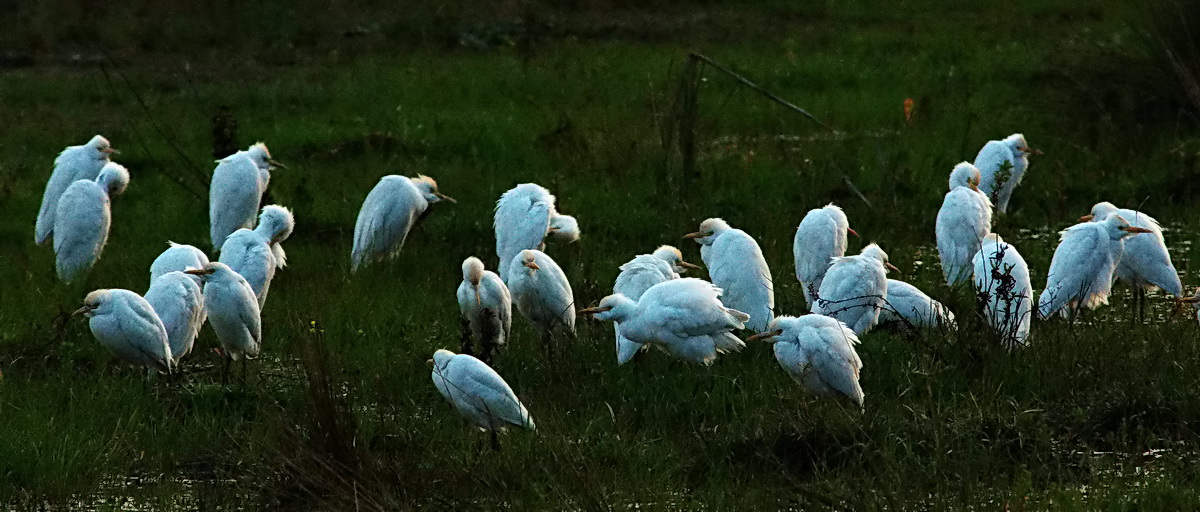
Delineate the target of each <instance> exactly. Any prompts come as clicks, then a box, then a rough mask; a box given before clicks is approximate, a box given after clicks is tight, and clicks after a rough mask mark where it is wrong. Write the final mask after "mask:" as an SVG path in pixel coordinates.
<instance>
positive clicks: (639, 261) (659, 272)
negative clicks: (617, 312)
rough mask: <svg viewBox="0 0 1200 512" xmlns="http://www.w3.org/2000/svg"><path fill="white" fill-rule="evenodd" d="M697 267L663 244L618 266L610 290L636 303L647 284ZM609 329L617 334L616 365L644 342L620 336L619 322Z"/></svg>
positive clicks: (672, 248)
mask: <svg viewBox="0 0 1200 512" xmlns="http://www.w3.org/2000/svg"><path fill="white" fill-rule="evenodd" d="M699 268H700V267H698V266H696V265H693V264H691V263H688V262H686V261H683V253H681V252H679V249H676V248H674V247H672V246H670V245H664V246H661V247H659V248H658V249H655V250H654V253H652V254H642V255H639V256H637V257H636V258H634V259H632V260H629V262H628V263H625V264H624V265H621V269H620V270H621V273H620V274H618V275H617V282H616V284H614V285H613V293H619V294H621V295H624V296H626V297H628V298H629V299H630V300H632V301H634V302H637V300H638V299H640V298H641V297H642V294H643V293H646V290H649V289H650V287H652V286H654V285H656V284H658V283H662V282H664V281H670V280H672V279H679V274H682V273H684V272H687V270H688V269H693V270H695V269H699ZM613 330H614V331H616V336H617V364H625V363H627V362H629V360H630V359H633V356H634V355H636V354H637V352H638V350H641V349H642V348H643V347H644V346H645V345H643V344H641V343H638V342H636V341H633V340H630V339H629V338H626V337H624V336H622V335H621V326H620V324H617V323H614V324H613Z"/></svg>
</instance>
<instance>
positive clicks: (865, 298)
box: [764, 244, 896, 336]
mask: <svg viewBox="0 0 1200 512" xmlns="http://www.w3.org/2000/svg"><path fill="white" fill-rule="evenodd" d="M889 268H890V269H892V270H895V269H896V267H894V266H892V264H891V263H888V255H887V253H886V252H883V249H880V248H879V246H878V245H875V244H871V245H868V246H866V247H864V248H863V250H862V252H860V253H858V255H857V256H842V257H840V258H834V259H833V265H831V266H830V267H829V271H828V272H826V273H825V280H824V281H822V282H821V289H820V290H819V291H818V292H817V300H816V302H814V303H813V308H812V312H813V313H816V314H818V315H825V316H828V317H832V318H836V319H838V320H840V321H841V322H842V323H844V324H846V326H847V327H849V328H850V329H851V330H853V331H854V334H857V335H859V336H862V335H863V333H865V332H867V331H869V330H871V328H872V327H874V326H875V324H876V323H877V322H878V321H879V312H880V310H882V309H883V308H884V307H885V305H884V304H885V303H884V301H885V300H886V299H887V296H888V280H887V269H889ZM764 330H765V329H764Z"/></svg>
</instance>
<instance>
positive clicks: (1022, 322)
mask: <svg viewBox="0 0 1200 512" xmlns="http://www.w3.org/2000/svg"><path fill="white" fill-rule="evenodd" d="M972 262H973V266H974V268H975V280H974V281H975V291H976V292H977V294H978V297H980V298H981V299H982V300H984V301H985V302H984V305H983V315H984V318H985V319H986V320H987V322H988V325H991V326H992V329H994V330H995V331H996V334H998V335H999V336H1000V340H1001V341H1002V342H1003V343H1004V344H1005V345H1007V346H1009V347H1016V346H1023V345H1025V344H1026V343H1027V340H1028V339H1029V322H1030V319H1031V317H1032V316H1033V285H1032V284H1031V283H1030V280H1029V266H1028V265H1026V264H1025V259H1024V258H1022V257H1021V253H1019V252H1017V248H1016V247H1013V246H1012V245H1010V244H1008V243H1006V242H1005V241H1004V240H1002V239H1001V238H1000V235H997V234H995V233H991V234H989V235H988V236H987V237H985V238H984V239H983V247H982V248H981V249H979V252H978V253H976V254H975V257H974V258H973V259H972Z"/></svg>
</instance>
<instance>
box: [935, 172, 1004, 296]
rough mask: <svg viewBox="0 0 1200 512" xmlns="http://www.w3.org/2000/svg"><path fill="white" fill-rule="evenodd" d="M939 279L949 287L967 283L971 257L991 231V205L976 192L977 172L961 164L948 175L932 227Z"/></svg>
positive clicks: (981, 194)
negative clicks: (940, 206)
mask: <svg viewBox="0 0 1200 512" xmlns="http://www.w3.org/2000/svg"><path fill="white" fill-rule="evenodd" d="M935 229H936V235H937V247H938V256H939V257H940V258H941V261H942V276H943V277H945V278H946V284H947V285H950V286H951V287H954V286H957V285H959V284H962V283H965V282H968V281H970V280H971V269H972V267H971V257H972V256H974V255H975V253H976V252H979V247H980V242H981V241H983V237H985V236H987V234H988V233H990V232H991V231H992V203H991V201H990V200H988V198H987V196H985V195H984V194H983V193H981V192H980V191H979V169H976V168H975V166H973V165H971V164H969V163H967V162H962V163H960V164H958V165H956V166H954V171H952V172H951V173H950V192H947V193H946V197H945V199H944V200H942V209H941V210H939V211H938V214H937V224H936V226H935Z"/></svg>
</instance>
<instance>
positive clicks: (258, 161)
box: [208, 142, 284, 250]
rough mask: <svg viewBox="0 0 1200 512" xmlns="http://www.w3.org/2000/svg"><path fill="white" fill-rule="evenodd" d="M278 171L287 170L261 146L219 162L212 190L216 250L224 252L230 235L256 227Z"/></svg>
mask: <svg viewBox="0 0 1200 512" xmlns="http://www.w3.org/2000/svg"><path fill="white" fill-rule="evenodd" d="M276 167H284V166H283V165H282V164H280V163H279V162H276V161H275V160H273V159H272V158H271V153H270V152H269V151H267V145H266V144H263V143H261V142H259V143H258V144H255V145H253V146H250V148H249V149H246V150H245V151H238V152H237V153H234V154H232V155H229V156H227V157H225V158H222V159H220V160H217V168H216V169H214V170H213V174H212V184H211V185H209V190H208V217H209V222H210V224H209V230H208V233H209V236H210V237H212V244H213V248H214V249H216V250H221V244H224V243H225V239H226V238H228V237H229V234H230V233H233V232H234V231H237V230H239V229H241V228H247V229H251V228H253V227H254V216H255V214H257V213H258V204H259V202H260V201H262V196H263V193H264V192H266V191H267V184H268V183H269V182H270V181H271V169H274V168H276Z"/></svg>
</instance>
